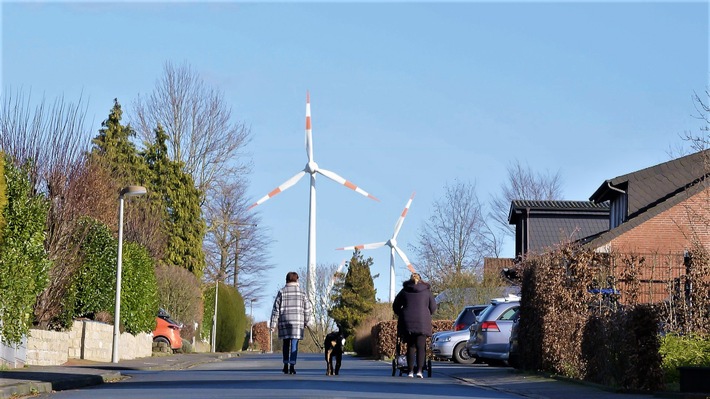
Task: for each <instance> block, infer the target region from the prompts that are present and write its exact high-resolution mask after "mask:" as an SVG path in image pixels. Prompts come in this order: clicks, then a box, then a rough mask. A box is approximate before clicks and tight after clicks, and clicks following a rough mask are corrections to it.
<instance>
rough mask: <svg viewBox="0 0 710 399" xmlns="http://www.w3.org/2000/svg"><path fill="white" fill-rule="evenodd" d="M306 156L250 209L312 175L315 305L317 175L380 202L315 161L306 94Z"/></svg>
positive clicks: (311, 293) (311, 289)
mask: <svg viewBox="0 0 710 399" xmlns="http://www.w3.org/2000/svg"><path fill="white" fill-rule="evenodd" d="M306 155H307V156H308V163H306V167H305V168H303V170H302V171H300V172H298V173H296V174H295V175H294V176H293V177H291V178H290V179H288V180H286V181H285V182H284V183H282V184H281V185H280V186H278V187H276V188H275V189H274V190H272V191H271V192H270V193H268V194H266V195H265V196H263V197H261V198H259V200H257V201H256V202H255V203H253V204H252V205H251V206H250V207H249V208H248V209H251V208H253V207H255V206H257V205H261V204H263V203H264V202H266V201H267V200H268V199H269V198H272V197H274V196H275V195H276V194H279V193H281V192H284V191H286V190H287V189H288V188H289V187H291V186H293V185H295V184H296V183H297V182H298V181H299V180H301V178H302V177H303V176H305V175H306V173H308V174H310V175H311V190H310V200H309V204H308V268H307V272H308V278H307V283H308V285H307V288H306V293H307V294H308V300H309V301H310V302H311V304H313V305H315V294H316V281H315V278H316V276H315V274H316V173H320V174H321V175H323V176H325V177H327V178H328V179H330V180H333V181H334V182H336V183H338V184H342V185H343V186H345V187H347V188H349V189H351V190H353V191H356V192H358V193H360V194H362V195H364V196H365V197H368V198H371V199H373V200H375V201H379V200H378V199H377V198H375V197H374V196H372V195H370V194H368V193H367V192H366V191H365V190H363V189H361V188H360V187H358V186H356V185H355V184H353V183H352V182H350V181H348V180H345V179H344V178H342V177H340V176H339V175H338V174H337V173H335V172H331V171H329V170H326V169H323V168H321V167H319V166H318V164H317V163H316V162H315V161H314V160H313V137H312V133H311V99H310V94H309V93H308V92H306Z"/></svg>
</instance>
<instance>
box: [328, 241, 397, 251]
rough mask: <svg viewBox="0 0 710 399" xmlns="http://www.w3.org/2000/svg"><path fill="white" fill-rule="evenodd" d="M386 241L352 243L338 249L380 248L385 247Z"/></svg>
mask: <svg viewBox="0 0 710 399" xmlns="http://www.w3.org/2000/svg"><path fill="white" fill-rule="evenodd" d="M385 244H387V243H386V242H375V243H372V244H359V245H351V246H349V247H343V248H336V250H337V251H354V250H356V249H375V248H380V247H384V246H385Z"/></svg>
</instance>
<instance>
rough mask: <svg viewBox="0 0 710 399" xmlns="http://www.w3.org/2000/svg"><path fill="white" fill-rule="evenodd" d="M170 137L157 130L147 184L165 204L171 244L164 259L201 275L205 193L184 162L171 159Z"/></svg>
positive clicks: (149, 155) (149, 157)
mask: <svg viewBox="0 0 710 399" xmlns="http://www.w3.org/2000/svg"><path fill="white" fill-rule="evenodd" d="M167 140H168V136H167V134H166V133H165V131H164V130H163V128H162V126H160V125H159V126H158V127H157V128H156V129H155V141H154V143H153V144H150V145H149V146H148V148H147V149H146V151H145V152H144V153H143V157H144V159H145V161H146V164H147V165H148V178H147V179H146V180H147V182H148V183H146V184H147V185H148V186H149V189H148V192H149V193H151V194H150V195H151V197H150V198H151V199H152V200H154V201H156V202H157V203H159V204H161V207H162V209H161V213H162V214H163V215H164V219H163V220H164V225H163V226H164V233H165V235H166V237H167V243H166V248H165V251H164V254H163V262H164V263H165V264H167V265H173V266H179V267H184V268H186V269H187V270H189V271H191V272H192V273H194V274H195V275H196V276H197V277H202V272H203V270H204V267H205V256H204V252H203V250H202V240H203V239H204V236H205V222H204V220H203V218H202V213H201V209H200V203H201V198H202V195H201V193H200V191H199V190H198V189H197V188H196V187H195V183H194V180H193V179H192V176H190V175H189V174H187V173H186V172H184V171H183V167H182V163H181V162H180V161H173V160H170V159H169V158H168V150H167Z"/></svg>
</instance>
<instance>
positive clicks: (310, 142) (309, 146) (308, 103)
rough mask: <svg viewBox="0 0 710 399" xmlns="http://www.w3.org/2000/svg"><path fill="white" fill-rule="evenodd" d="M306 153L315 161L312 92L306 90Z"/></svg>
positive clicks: (310, 159) (309, 159)
mask: <svg viewBox="0 0 710 399" xmlns="http://www.w3.org/2000/svg"><path fill="white" fill-rule="evenodd" d="M306 155H307V156H308V162H313V133H312V131H311V94H310V93H309V92H308V91H306Z"/></svg>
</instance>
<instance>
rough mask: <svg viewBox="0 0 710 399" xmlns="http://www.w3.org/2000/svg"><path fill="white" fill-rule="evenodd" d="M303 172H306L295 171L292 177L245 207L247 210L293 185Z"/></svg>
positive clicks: (303, 174)
mask: <svg viewBox="0 0 710 399" xmlns="http://www.w3.org/2000/svg"><path fill="white" fill-rule="evenodd" d="M305 174H306V171H304V170H302V171H300V172H298V173H296V174H295V175H294V176H293V177H292V178H290V179H288V180H286V181H285V182H284V183H283V184H281V185H280V186H278V187H276V188H275V189H273V190H272V191H271V192H270V193H268V194H266V195H265V196H263V197H261V198H259V200H257V201H256V202H255V203H253V204H251V206H249V208H247V210H249V209H251V208H253V207H255V206H257V205H261V204H263V203H264V202H266V200H268V199H269V198H271V197H273V196H275V195H276V194H278V193H281V192H283V191H286V189H288V188H289V187H291V186H293V185H294V184H296V183H297V182H298V181H299V180H300V179H301V178H302V177H303V176H305Z"/></svg>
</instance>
